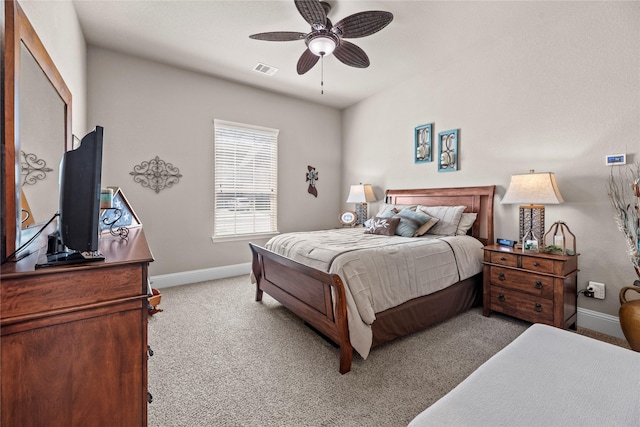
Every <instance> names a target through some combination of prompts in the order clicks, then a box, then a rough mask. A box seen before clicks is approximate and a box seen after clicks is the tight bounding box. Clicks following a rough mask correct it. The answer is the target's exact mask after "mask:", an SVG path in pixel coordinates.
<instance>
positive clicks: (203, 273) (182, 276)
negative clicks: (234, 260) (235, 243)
mask: <svg viewBox="0 0 640 427" xmlns="http://www.w3.org/2000/svg"><path fill="white" fill-rule="evenodd" d="M250 271H251V263H250V262H248V263H245V264H236V265H225V266H223V267H212V268H205V269H202V270H192V271H182V272H180V273H171V274H161V275H158V276H151V286H152V287H153V288H156V289H162V288H169V287H171V286H180V285H187V284H189V283H198V282H205V281H207V280H215V279H224V278H226V277H234V276H242V275H243V274H249V272H250Z"/></svg>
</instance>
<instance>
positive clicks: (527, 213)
mask: <svg viewBox="0 0 640 427" xmlns="http://www.w3.org/2000/svg"><path fill="white" fill-rule="evenodd" d="M531 233H533V236H534V238H535V239H536V240H537V241H538V242H540V244H542V239H543V238H544V206H543V205H523V206H520V236H519V239H520V242H521V243H524V240H525V236H531ZM529 240H531V238H530V237H529Z"/></svg>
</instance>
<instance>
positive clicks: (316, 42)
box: [309, 36, 336, 56]
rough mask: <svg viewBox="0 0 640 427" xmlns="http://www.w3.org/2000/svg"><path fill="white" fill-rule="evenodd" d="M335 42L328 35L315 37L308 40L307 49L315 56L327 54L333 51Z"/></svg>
mask: <svg viewBox="0 0 640 427" xmlns="http://www.w3.org/2000/svg"><path fill="white" fill-rule="evenodd" d="M335 48H336V42H335V41H334V40H332V39H330V38H329V37H322V36H320V37H316V38H314V39H312V40H311V41H309V50H310V51H311V52H312V53H313V54H314V55H316V56H327V55H331V54H332V53H333V50H334V49H335Z"/></svg>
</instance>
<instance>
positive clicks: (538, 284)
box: [533, 280, 542, 289]
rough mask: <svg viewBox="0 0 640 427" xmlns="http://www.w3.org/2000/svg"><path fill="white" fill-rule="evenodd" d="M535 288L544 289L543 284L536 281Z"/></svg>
mask: <svg viewBox="0 0 640 427" xmlns="http://www.w3.org/2000/svg"><path fill="white" fill-rule="evenodd" d="M533 286H534V287H535V288H536V289H542V282H541V281H540V280H536V283H535V284H534V285H533Z"/></svg>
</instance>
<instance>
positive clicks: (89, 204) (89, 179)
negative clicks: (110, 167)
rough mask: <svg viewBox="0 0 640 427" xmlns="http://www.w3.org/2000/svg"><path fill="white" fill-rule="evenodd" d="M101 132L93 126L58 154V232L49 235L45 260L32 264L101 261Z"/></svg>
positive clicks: (45, 264)
mask: <svg viewBox="0 0 640 427" xmlns="http://www.w3.org/2000/svg"><path fill="white" fill-rule="evenodd" d="M103 132H104V129H103V128H102V127H101V126H96V128H95V129H94V130H93V131H91V132H89V133H88V134H87V135H85V136H84V138H82V140H81V141H80V146H79V147H77V148H76V149H74V150H70V151H67V152H66V153H64V155H63V157H62V161H61V162H60V182H59V186H60V188H59V191H60V194H59V197H60V201H59V214H60V221H59V227H58V233H57V235H54V236H50V237H49V247H48V251H47V261H46V262H43V263H41V264H38V265H36V267H47V266H55V265H61V264H71V263H78V262H87V261H98V260H104V257H103V256H102V255H101V254H100V253H99V252H98V240H99V233H100V230H99V226H98V225H99V219H100V188H101V179H102V139H103Z"/></svg>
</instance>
